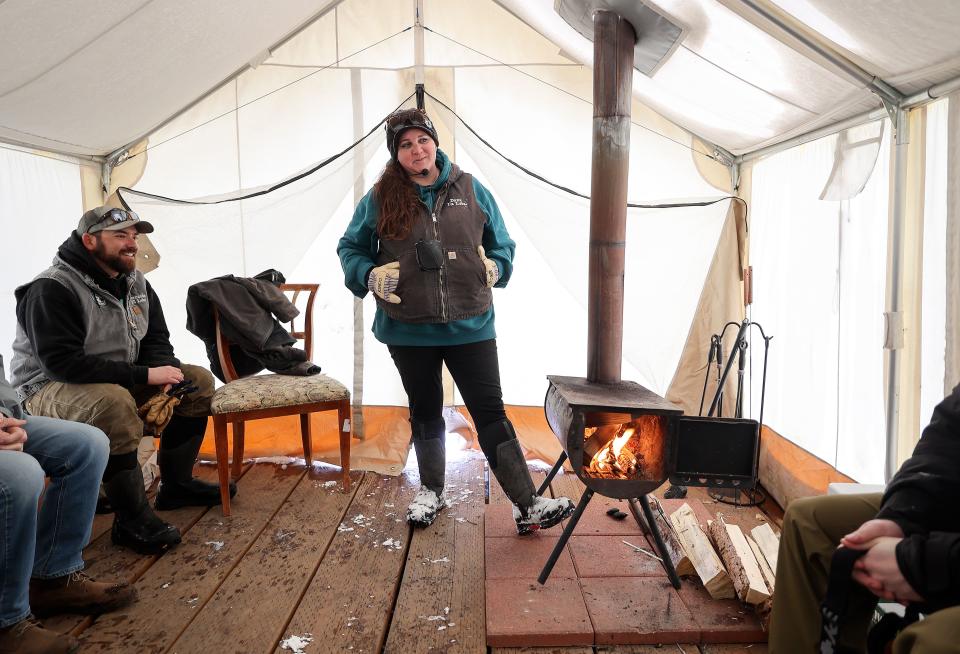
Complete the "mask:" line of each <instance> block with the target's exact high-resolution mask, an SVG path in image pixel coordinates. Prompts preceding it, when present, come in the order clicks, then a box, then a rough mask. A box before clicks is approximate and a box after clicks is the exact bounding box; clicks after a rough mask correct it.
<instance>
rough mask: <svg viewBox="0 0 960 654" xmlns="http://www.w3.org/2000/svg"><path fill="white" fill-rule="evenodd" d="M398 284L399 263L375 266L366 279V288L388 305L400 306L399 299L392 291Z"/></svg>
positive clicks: (393, 262)
mask: <svg viewBox="0 0 960 654" xmlns="http://www.w3.org/2000/svg"><path fill="white" fill-rule="evenodd" d="M399 283H400V262H399V261H391V262H390V263H387V264H384V265H382V266H377V267H376V268H374V269H373V270H371V271H370V275H369V276H368V277H367V288H368V289H370V290H371V291H373V292H374V293H376V294H377V297H379V298H380V299H381V300H384V301H386V302H389V303H390V304H400V298H399V296H397V295H396V294H395V293H394V291H395V290H397V284H399Z"/></svg>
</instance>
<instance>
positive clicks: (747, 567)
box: [707, 513, 770, 604]
mask: <svg viewBox="0 0 960 654" xmlns="http://www.w3.org/2000/svg"><path fill="white" fill-rule="evenodd" d="M707 530H708V531H709V532H710V536H711V537H712V538H713V541H714V542H715V543H716V544H717V550H718V551H719V552H720V558H721V559H723V562H724V563H725V564H726V566H727V570H729V571H730V579H731V581H733V587H734V589H736V591H737V597H739V598H740V599H741V600H742V601H744V602H746V603H747V604H759V603H760V602H762V601H763V600H765V599H767V598H768V597H770V593H769V592H768V591H767V582H765V581H764V580H763V573H762V572H760V566H759V565H758V564H757V559H756V557H754V556H753V551H752V550H751V549H750V546H749V545H748V544H747V540H746V538H745V537H744V535H743V532H742V531H741V530H740V527H738V526H737V525H728V524H727V523H726V522H724V521H723V516H721V515H720V514H719V513H718V514H717V519H716V520H714V521H713V522H711V523H710V524H709V525H708V526H707Z"/></svg>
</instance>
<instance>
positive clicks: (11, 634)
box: [0, 615, 80, 654]
mask: <svg viewBox="0 0 960 654" xmlns="http://www.w3.org/2000/svg"><path fill="white" fill-rule="evenodd" d="M79 649H80V641H79V640H77V639H76V638H74V637H73V636H71V635H69V634H61V633H58V632H56V631H53V630H52V629H46V628H44V626H43V625H42V624H40V623H39V622H37V619H36V618H34V617H33V616H32V615H31V616H30V617H28V618H24V619H23V620H21V621H20V622H15V623H14V624H12V625H10V626H9V627H3V628H2V629H0V654H73V653H74V652H76V651H78V650H79Z"/></svg>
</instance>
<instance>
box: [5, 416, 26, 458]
mask: <svg viewBox="0 0 960 654" xmlns="http://www.w3.org/2000/svg"><path fill="white" fill-rule="evenodd" d="M25 424H27V421H26V420H17V419H16V418H8V417H6V416H0V450H15V451H17V452H20V451H23V444H24V443H25V442H27V432H26V431H24V430H23V425H25Z"/></svg>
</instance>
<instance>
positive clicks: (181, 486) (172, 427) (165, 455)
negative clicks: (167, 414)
mask: <svg viewBox="0 0 960 654" xmlns="http://www.w3.org/2000/svg"><path fill="white" fill-rule="evenodd" d="M206 427H207V419H206V417H200V418H188V417H185V416H178V415H174V416H173V419H172V420H170V424H169V425H167V428H166V429H165V430H164V432H163V436H162V437H161V438H160V451H159V452H158V453H157V465H159V466H160V488H159V489H158V490H157V500H156V502H155V503H154V506H155V507H156V509H157V510H158V511H170V510H172V509H179V508H181V507H184V506H215V505H217V504H220V486H219V484H214V483H210V482H207V481H201V480H200V479H197V478H195V477H194V476H193V464H194V463H196V461H197V454H198V453H199V452H200V445H201V443H203V433H204V431H205V430H206ZM171 442H174V443H179V445H176V446H174V447H170V446H169V445H165V443H171ZM236 494H237V485H236V484H235V483H234V482H232V481H231V482H230V497H233V496H234V495H236Z"/></svg>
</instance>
